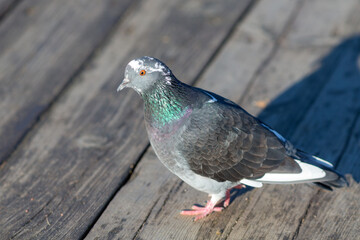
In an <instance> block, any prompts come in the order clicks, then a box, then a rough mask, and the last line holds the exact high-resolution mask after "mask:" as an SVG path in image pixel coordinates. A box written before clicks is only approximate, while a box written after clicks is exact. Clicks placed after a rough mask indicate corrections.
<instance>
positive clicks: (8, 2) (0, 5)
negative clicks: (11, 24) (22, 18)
mask: <svg viewBox="0 0 360 240" xmlns="http://www.w3.org/2000/svg"><path fill="white" fill-rule="evenodd" d="M19 2H21V0H0V21H1V20H2V19H3V18H5V17H6V15H8V14H10V12H11V11H12V9H14V8H15V7H16V5H17V4H19Z"/></svg>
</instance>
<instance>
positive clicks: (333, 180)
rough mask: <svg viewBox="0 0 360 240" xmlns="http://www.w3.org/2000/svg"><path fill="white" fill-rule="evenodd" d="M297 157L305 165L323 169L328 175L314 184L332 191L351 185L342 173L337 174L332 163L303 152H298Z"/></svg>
mask: <svg viewBox="0 0 360 240" xmlns="http://www.w3.org/2000/svg"><path fill="white" fill-rule="evenodd" d="M296 157H297V158H299V159H300V160H301V161H302V162H304V163H308V164H311V165H313V166H316V167H318V168H321V169H322V170H323V171H324V172H325V174H326V175H325V176H324V177H323V178H321V179H318V180H317V181H315V182H313V183H314V184H316V185H318V186H319V187H322V188H324V189H327V190H332V188H334V187H335V188H341V187H344V186H348V185H349V183H348V182H347V180H346V178H345V177H344V176H343V175H342V174H341V173H339V172H337V171H336V170H335V169H334V166H333V165H332V164H331V163H329V162H327V161H325V160H324V159H321V158H319V157H316V156H312V155H310V154H308V153H306V152H303V151H301V150H297V151H296Z"/></svg>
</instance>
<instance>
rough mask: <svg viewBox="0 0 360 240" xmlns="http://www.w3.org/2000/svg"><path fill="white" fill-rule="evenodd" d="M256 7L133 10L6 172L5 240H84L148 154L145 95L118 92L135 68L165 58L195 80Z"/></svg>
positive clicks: (0, 205) (148, 6)
mask: <svg viewBox="0 0 360 240" xmlns="http://www.w3.org/2000/svg"><path fill="white" fill-rule="evenodd" d="M249 4H250V1H234V0H233V1H231V0H229V1H223V2H222V4H221V5H219V4H217V1H206V2H203V1H180V0H179V1H163V0H154V1H144V2H141V3H138V4H137V5H136V6H135V7H133V8H131V9H130V10H128V11H127V14H126V18H124V19H123V21H122V22H121V23H120V24H119V25H118V26H117V29H116V31H115V32H113V34H112V35H111V39H110V40H109V41H108V43H107V45H106V47H104V48H101V49H99V50H98V53H97V54H96V55H95V56H94V60H93V61H91V63H90V64H88V66H87V67H86V68H85V69H84V71H83V72H82V73H81V74H80V75H79V77H77V78H76V79H75V80H74V83H72V84H71V85H69V87H67V89H66V91H64V92H63V93H62V95H61V97H60V98H59V99H57V101H56V103H54V104H53V105H52V107H51V109H50V110H49V111H48V112H47V114H46V115H45V116H43V117H42V119H41V120H40V121H39V122H38V124H37V126H36V127H35V128H34V129H33V130H32V131H31V133H30V134H29V135H28V137H27V138H26V139H25V140H24V141H23V143H22V144H21V145H20V146H19V147H18V149H17V151H16V152H15V153H14V154H13V155H12V156H11V158H10V159H8V160H7V161H6V162H5V163H3V164H2V165H1V167H0V185H1V186H2V188H1V189H0V211H1V213H0V214H1V218H0V225H1V226H2V227H1V229H0V236H1V237H2V238H16V239H21V238H38V239H46V238H50V237H51V238H57V239H59V238H65V239H77V238H81V237H82V236H84V235H85V234H86V233H87V231H88V229H89V228H91V226H92V223H93V222H94V221H96V219H97V217H98V215H99V214H100V213H101V212H102V211H103V208H104V207H105V206H106V205H107V203H108V201H110V200H111V199H112V197H113V194H115V193H116V191H117V190H118V189H119V188H120V187H121V186H122V184H123V183H124V182H126V181H127V178H128V176H129V175H130V173H131V171H132V168H134V164H136V163H137V161H138V159H139V158H140V157H141V156H142V153H143V151H144V150H145V149H146V147H147V146H148V140H147V138H146V136H145V130H144V126H143V117H142V108H141V105H142V103H141V101H140V99H139V97H138V96H137V95H136V94H135V93H130V92H128V93H125V92H124V93H122V94H120V95H119V94H117V93H116V91H115V90H116V88H117V85H118V84H119V83H120V81H121V80H122V78H123V70H124V66H125V65H126V63H127V62H128V61H129V60H131V59H132V58H134V57H137V56H141V55H152V56H156V57H159V58H161V59H164V61H166V62H169V65H170V66H174V67H173V69H174V72H175V73H176V74H177V73H178V74H177V75H178V76H179V77H180V78H183V79H187V81H188V82H190V81H192V80H193V79H195V77H196V76H197V75H198V74H199V72H200V71H201V70H202V69H203V68H204V66H206V64H207V62H208V60H209V59H210V58H211V57H212V55H213V54H214V52H216V50H217V48H218V47H219V45H220V44H221V43H222V42H223V40H224V39H225V38H226V37H227V36H228V34H229V32H230V31H231V30H232V28H233V25H234V24H236V23H237V21H238V20H239V19H241V16H242V15H243V14H244V12H245V11H246V9H247V7H249V6H250V5H249ZM45 6H47V5H45ZM45 6H44V7H45ZM139 19H141V21H140V20H139ZM4 41H5V40H4ZM84 44H85V43H84ZM195 56H196V58H195ZM68 60H69V62H72V60H70V59H68ZM32 61H33V60H32ZM32 61H30V62H31V64H35V63H33V62H32ZM67 64H69V63H67ZM65 65H66V64H65ZM0 66H1V65H0ZM175 66H177V67H175ZM179 66H181V68H180V67H179ZM47 67H48V66H47ZM180 69H187V70H186V71H181V72H180ZM38 74H41V75H42V74H43V73H40V72H38ZM49 84H50V83H49ZM20 90H23V89H21V88H20V89H19V90H18V91H20ZM42 91H44V90H42ZM24 96H25V95H24Z"/></svg>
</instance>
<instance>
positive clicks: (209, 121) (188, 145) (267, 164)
mask: <svg viewBox="0 0 360 240" xmlns="http://www.w3.org/2000/svg"><path fill="white" fill-rule="evenodd" d="M179 137H180V138H181V139H180V141H179V142H180V145H179V146H178V147H177V149H178V150H179V152H180V154H182V156H183V157H184V158H185V159H186V160H187V162H188V164H189V166H190V168H191V170H193V171H194V172H195V173H197V174H199V175H202V176H205V177H209V178H212V179H215V180H217V181H227V180H228V181H232V182H235V181H239V180H241V179H243V178H248V179H251V178H259V177H261V176H263V175H264V174H265V173H267V172H270V171H272V170H274V169H275V168H278V169H279V170H281V169H286V168H287V167H289V165H292V164H291V163H293V162H294V161H293V159H291V158H290V157H288V156H287V154H286V149H285V147H284V145H283V144H284V143H283V142H282V141H281V139H279V137H278V136H276V135H275V134H274V133H273V132H272V131H270V129H268V128H266V125H263V124H262V123H261V122H260V121H259V120H257V119H255V118H254V117H252V116H251V115H249V114H248V113H247V112H245V111H244V110H243V109H241V108H240V107H238V106H236V105H235V104H232V103H230V104H228V103H224V102H207V103H204V104H203V106H201V108H198V109H194V110H193V112H192V114H191V117H190V118H189V121H188V123H187V126H186V130H184V131H183V132H182V134H181V135H180V136H179ZM291 167H292V166H290V168H291ZM276 170H277V169H276Z"/></svg>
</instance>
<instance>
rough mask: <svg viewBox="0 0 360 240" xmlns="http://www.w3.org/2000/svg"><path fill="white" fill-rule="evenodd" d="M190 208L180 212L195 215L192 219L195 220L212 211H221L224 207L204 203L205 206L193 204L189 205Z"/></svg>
mask: <svg viewBox="0 0 360 240" xmlns="http://www.w3.org/2000/svg"><path fill="white" fill-rule="evenodd" d="M191 209H192V210H183V211H181V212H180V214H181V215H188V216H194V215H196V217H195V219H194V221H197V220H199V219H201V218H204V217H206V216H207V215H209V214H210V213H212V212H221V211H222V210H223V209H224V208H222V207H214V206H213V205H212V204H206V206H205V207H200V206H197V205H193V206H192V207H191Z"/></svg>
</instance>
